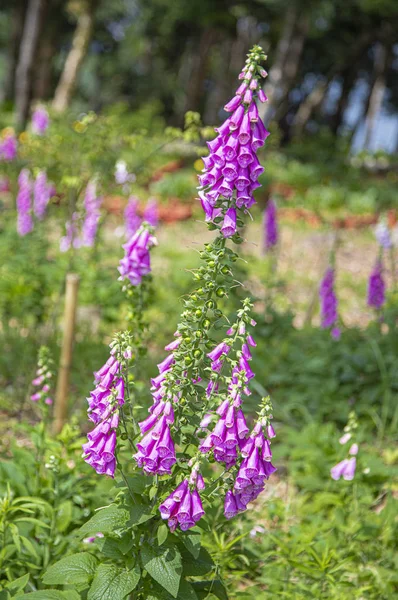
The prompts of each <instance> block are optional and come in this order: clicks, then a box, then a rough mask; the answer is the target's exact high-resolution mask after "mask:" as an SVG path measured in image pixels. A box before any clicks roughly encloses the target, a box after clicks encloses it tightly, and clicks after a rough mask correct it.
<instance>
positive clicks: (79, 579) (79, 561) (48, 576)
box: [43, 552, 97, 585]
mask: <svg viewBox="0 0 398 600" xmlns="http://www.w3.org/2000/svg"><path fill="white" fill-rule="evenodd" d="M96 567H97V559H96V558H95V557H94V556H92V555H91V554H89V553H88V552H80V553H79V554H72V555H71V556H66V557H65V558H61V560H59V561H58V562H56V563H55V564H54V565H52V566H51V567H49V568H48V569H47V571H46V572H45V574H44V576H43V582H44V583H45V584H46V585H54V584H55V585H65V584H67V583H73V584H77V583H87V582H88V581H89V580H90V579H91V577H92V576H93V575H94V573H95V569H96Z"/></svg>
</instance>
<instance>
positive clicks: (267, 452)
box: [224, 422, 276, 519]
mask: <svg viewBox="0 0 398 600" xmlns="http://www.w3.org/2000/svg"><path fill="white" fill-rule="evenodd" d="M265 431H266V435H264V427H263V425H262V423H261V422H257V423H256V425H255V427H254V429H253V432H252V433H251V435H250V437H249V438H248V439H247V440H246V441H245V444H244V445H243V447H242V448H241V451H240V454H241V457H242V459H243V460H242V462H241V463H240V466H239V471H238V473H237V475H236V478H235V483H234V487H233V490H228V492H227V494H226V496H225V503H224V514H225V517H226V518H227V519H231V518H232V517H234V516H235V515H236V514H237V513H238V512H243V511H244V510H246V509H247V505H248V504H249V502H253V500H255V499H256V498H257V496H258V495H259V494H261V492H262V491H263V490H264V485H265V481H266V480H267V479H268V478H269V476H270V475H272V473H274V472H275V471H276V468H275V467H274V466H273V464H272V463H271V458H272V452H271V445H270V439H271V438H273V437H275V431H274V429H273V427H272V425H271V424H268V425H267V426H266V427H265Z"/></svg>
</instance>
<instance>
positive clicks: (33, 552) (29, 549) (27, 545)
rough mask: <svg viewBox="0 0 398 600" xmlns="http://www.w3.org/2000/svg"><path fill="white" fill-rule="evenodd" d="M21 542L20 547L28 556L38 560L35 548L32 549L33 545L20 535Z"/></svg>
mask: <svg viewBox="0 0 398 600" xmlns="http://www.w3.org/2000/svg"><path fill="white" fill-rule="evenodd" d="M21 542H22V546H24V547H25V549H26V551H27V552H28V554H30V555H31V556H33V557H34V558H39V555H38V554H37V551H36V548H35V547H34V545H33V543H32V542H31V541H30V539H29V538H27V537H25V536H22V535H21Z"/></svg>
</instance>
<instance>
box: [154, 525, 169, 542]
mask: <svg viewBox="0 0 398 600" xmlns="http://www.w3.org/2000/svg"><path fill="white" fill-rule="evenodd" d="M168 533H169V528H168V527H167V525H166V523H161V524H160V525H159V527H158V532H157V536H158V546H161V545H162V544H164V542H165V541H166V540H167V536H168Z"/></svg>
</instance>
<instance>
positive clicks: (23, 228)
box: [17, 169, 33, 236]
mask: <svg viewBox="0 0 398 600" xmlns="http://www.w3.org/2000/svg"><path fill="white" fill-rule="evenodd" d="M18 185H19V190H18V195H17V211H18V217H17V231H18V233H19V235H21V236H24V235H26V234H27V233H30V232H31V231H32V229H33V220H32V199H31V194H32V183H31V180H30V174H29V171H28V170H27V169H23V170H22V171H21V172H20V174H19V177H18Z"/></svg>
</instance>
